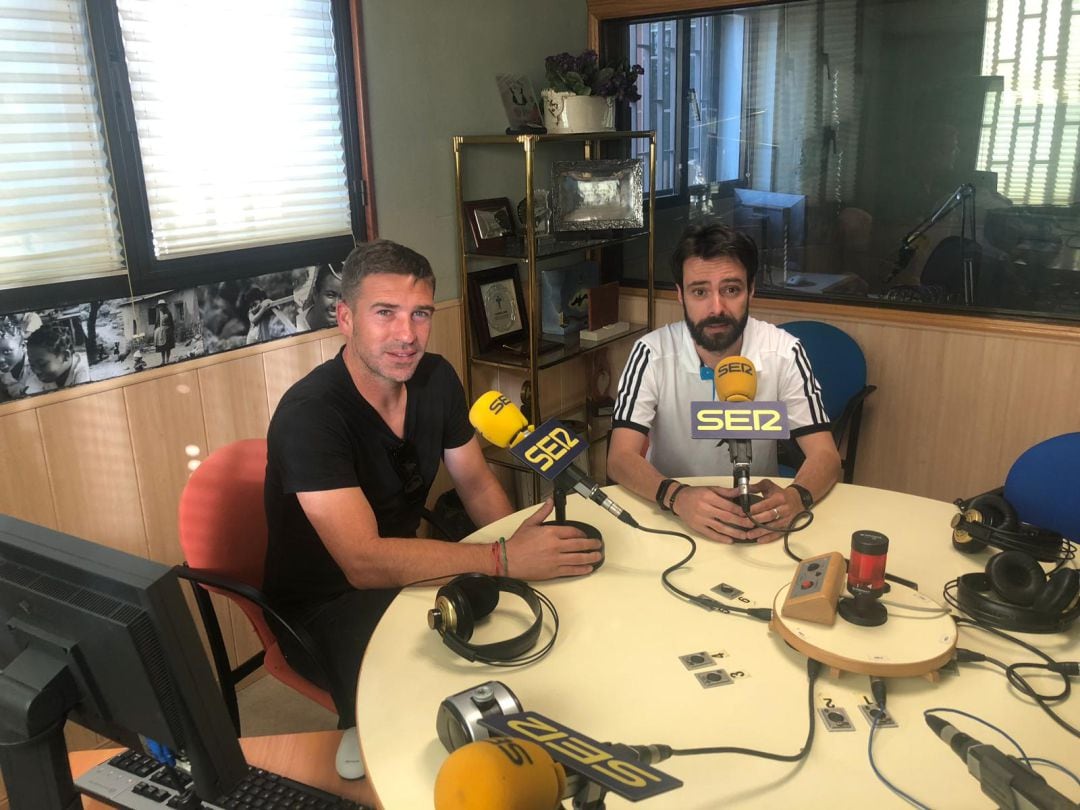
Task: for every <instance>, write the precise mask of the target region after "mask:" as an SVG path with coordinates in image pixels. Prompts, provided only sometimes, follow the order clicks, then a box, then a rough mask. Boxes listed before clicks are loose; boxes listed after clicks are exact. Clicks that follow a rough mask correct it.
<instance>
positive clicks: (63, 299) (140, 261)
mask: <svg viewBox="0 0 1080 810" xmlns="http://www.w3.org/2000/svg"><path fill="white" fill-rule="evenodd" d="M327 2H328V3H329V4H330V9H331V15H332V20H333V29H334V49H335V56H336V62H337V69H338V98H339V104H340V107H341V124H342V141H343V148H344V157H345V171H346V177H347V182H348V194H349V212H350V226H351V229H352V233H351V234H348V235H342V236H335V237H326V238H322V239H312V240H304V241H299V242H286V243H282V244H278V245H265V246H259V247H252V248H243V249H239V250H230V251H221V252H217V253H209V254H204V255H199V256H184V257H176V258H170V259H164V260H159V259H158V258H157V257H155V256H154V251H153V241H152V240H153V232H152V230H151V223H150V208H149V202H148V199H147V194H146V185H145V179H144V177H143V170H142V158H141V152H140V150H139V143H138V133H137V131H136V128H135V117H134V108H133V103H132V99H131V89H130V85H129V83H128V75H127V64H126V62H125V61H124V49H123V42H122V39H121V32H120V18H119V12H118V10H117V6H116V2H115V0H83V4H84V9H85V12H86V17H87V25H88V29H89V35H90V48H91V59H92V68H93V71H94V78H95V82H96V84H97V88H98V97H99V101H100V104H101V110H102V119H103V125H104V130H105V138H106V150H107V157H108V161H109V169H110V174H111V176H112V181H113V189H114V194H115V198H116V205H117V215H118V219H119V221H120V230H121V241H122V243H123V252H124V265H125V268H126V272H125V273H120V274H116V275H111V276H102V277H100V278H94V279H79V280H73V281H61V282H55V283H51V284H38V285H33V286H27V287H14V288H11V289H7V290H0V312H20V311H25V310H33V309H43V308H50V307H56V306H64V305H68V304H74V303H82V302H86V301H93V300H101V299H108V298H126V297H128V296H131V295H145V294H150V293H155V292H159V291H162V290H169V289H187V288H192V287H197V286H199V285H201V284H206V283H210V282H216V281H227V280H231V279H239V278H248V277H251V276H257V275H263V274H265V273H274V272H279V271H284V270H291V269H293V268H296V267H303V266H305V265H313V264H320V263H325V262H332V261H341V260H343V259H344V258H345V256H346V255H348V253H349V251H350V250H351V249H352V248H353V246H354V245H355V244H356V243H358V242H361V241H364V240H366V239H368V238H369V235H373V234H374V226H375V219H374V211H373V210H372V201H371V200H369V199H367V197H368V195H367V193H366V192H367V189H368V187H369V185H370V184H369V183H368V182H367V179H368V177H369V175H370V168H371V156H370V151H369V150H370V137H368V132H367V122H366V119H365V116H364V93H363V87H364V85H363V72H362V65H361V59H360V54H359V49H358V47H357V43H358V42H360V33H361V30H362V27H361V17H360V3H361V0H327Z"/></svg>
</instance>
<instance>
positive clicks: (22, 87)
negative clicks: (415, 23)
mask: <svg viewBox="0 0 1080 810" xmlns="http://www.w3.org/2000/svg"><path fill="white" fill-rule="evenodd" d="M348 7H349V3H348V2H347V0H288V2H274V3H266V2H264V1H263V0H189V1H188V2H184V3H176V2H172V0H115V2H114V3H113V2H108V3H98V2H85V0H9V2H6V3H4V4H3V8H2V9H0V92H2V93H3V97H4V113H3V115H2V116H0V161H2V162H3V164H4V190H3V193H2V194H0V217H2V218H0V311H13V310H17V309H22V308H28V307H33V306H49V305H55V304H56V303H66V302H68V301H74V300H86V299H87V298H88V297H105V296H109V295H116V296H119V295H124V294H126V293H128V292H129V291H133V292H135V293H141V292H154V291H157V290H160V289H165V288H167V287H185V286H187V287H189V286H195V285H196V284H200V283H205V282H208V281H219V280H223V279H226V278H239V277H243V276H250V275H255V274H258V273H266V272H273V271H275V270H285V269H290V268H293V267H296V266H299V265H307V264H313V263H318V262H328V261H340V260H341V259H343V258H344V256H345V255H346V254H347V253H348V251H349V250H350V249H351V247H352V245H353V244H354V238H363V225H362V220H361V216H360V210H359V209H360V207H361V200H360V197H359V195H360V193H361V191H362V183H361V181H360V165H359V138H358V135H357V127H356V121H355V116H356V112H355V98H354V96H355V88H354V84H353V77H352V75H351V64H352V44H351V41H350V36H351V34H350V26H349V25H348V15H349V12H348ZM110 276H112V277H115V278H114V279H110ZM72 283H76V284H75V287H72V286H71V285H72ZM58 284H64V285H65V286H62V287H58V286H56V285H58ZM89 284H92V285H93V286H87V285H89ZM80 285H81V286H80Z"/></svg>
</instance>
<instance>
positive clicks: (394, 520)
mask: <svg viewBox="0 0 1080 810" xmlns="http://www.w3.org/2000/svg"><path fill="white" fill-rule="evenodd" d="M405 385H406V390H407V391H408V396H407V401H406V410H405V440H404V442H403V441H402V440H401V439H399V438H398V437H397V436H395V435H394V433H393V431H391V430H390V428H389V427H388V426H387V424H386V423H385V422H384V421H383V419H382V417H381V416H379V414H378V412H376V410H375V409H374V408H373V407H372V406H371V405H370V404H369V403H368V401H367V400H366V399H364V398H363V397H362V396H361V395H360V392H359V391H357V390H356V385H355V384H354V383H353V381H352V377H350V376H349V371H348V369H347V368H346V366H345V361H344V359H343V358H342V355H341V353H339V354H338V356H337V357H335V358H334V359H333V360H329V361H327V362H326V363H323V364H322V365H321V366H318V367H317V368H315V369H313V370H312V371H311V373H309V374H308V375H307V376H306V377H304V378H303V379H302V380H300V381H299V382H297V383H296V384H295V385H293V387H292V388H290V389H289V390H288V391H287V392H286V393H285V396H283V397H282V398H281V402H280V403H279V404H278V406H277V410H276V411H274V416H273V418H272V419H271V420H270V429H269V431H268V433H267V444H268V453H267V456H268V457H267V463H266V488H265V493H264V495H265V504H266V519H267V525H268V528H269V533H270V534H269V545H268V547H267V555H266V576H265V581H264V583H263V589H264V591H265V592H266V594H267V596H268V597H270V599H271V600H272V601H273V602H274V603H275V605H276V606H279V607H282V608H299V607H305V606H310V605H313V604H318V603H322V602H324V601H328V600H330V599H333V598H335V597H336V596H338V595H340V594H342V593H344V592H345V591H347V590H348V589H349V587H350V586H349V583H348V581H347V580H346V578H345V574H344V572H343V571H342V570H341V568H339V567H338V564H337V563H336V562H335V561H334V558H333V557H332V556H331V555H330V552H328V551H327V550H326V547H325V546H324V545H323V543H322V540H321V539H320V538H319V535H318V533H317V532H316V531H315V528H314V527H313V526H312V525H311V523H310V521H308V519H307V515H305V514H304V510H303V509H302V508H301V506H300V502H299V500H298V499H297V497H296V493H297V492H319V491H323V490H329V489H343V488H346V487H356V486H358V487H360V488H361V489H362V490H363V491H364V496H365V497H366V498H367V500H368V502H369V503H370V504H371V508H372V511H374V513H375V517H376V519H377V520H378V524H379V535H380V536H382V537H411V536H414V535H415V534H416V529H417V527H418V526H419V525H420V510H421V509H422V507H423V505H424V501H425V500H426V498H427V494H428V490H429V489H430V488H431V484H432V481H433V480H434V478H435V474H436V472H438V469H439V462H440V460H441V459H442V453H443V450H444V449H451V448H454V447H460V446H461V445H463V444H465V443H466V442H467V441H469V439H471V438H472V437H473V428H472V426H471V425H470V424H469V419H468V408H467V406H466V402H465V392H464V391H463V390H462V387H461V381H460V380H458V377H457V374H456V373H455V372H454V369H453V367H452V366H451V365H450V364H449V363H448V362H446V360H445V359H443V358H442V357H440V356H439V355H436V354H425V355H424V356H423V357H422V358H421V360H420V363H419V365H418V366H417V369H416V373H415V374H414V375H413V377H412V379H410V380H409V381H408V382H407V383H406V384H405ZM413 449H414V450H415V453H413V452H412V450H413ZM406 492H408V494H406Z"/></svg>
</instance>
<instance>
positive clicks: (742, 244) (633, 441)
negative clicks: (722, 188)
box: [608, 223, 840, 543]
mask: <svg viewBox="0 0 1080 810" xmlns="http://www.w3.org/2000/svg"><path fill="white" fill-rule="evenodd" d="M757 264H758V261H757V248H756V246H755V245H754V242H753V241H752V240H751V239H750V238H749V237H747V236H745V235H743V234H740V233H737V232H735V231H733V230H732V229H730V228H728V227H727V226H726V225H723V224H722V223H707V224H704V225H691V226H689V227H688V228H687V229H686V230H685V231H684V232H683V235H682V237H681V238H680V240H679V244H678V245H677V247H676V249H675V254H674V256H673V257H672V268H673V271H674V276H675V288H676V292H677V293H678V297H679V302H680V303H681V304H682V306H683V313H684V315H685V319H684V321H683V322H680V323H673V324H669V325H668V326H663V327H661V328H659V329H656V330H654V331H653V332H650V333H649V334H648V335H646V336H645V337H643V338H641V339H640V340H638V341H637V343H635V344H634V347H633V349H632V350H631V352H630V357H629V359H628V360H627V363H626V368H625V369H624V370H623V373H622V377H621V379H620V380H619V392H618V396H617V397H616V400H615V410H614V414H613V421H612V432H611V439H610V445H609V450H608V475H609V476H610V477H611V478H612V479H613V480H616V481H618V482H619V483H620V484H622V485H623V486H625V487H626V488H628V489H630V490H631V491H633V492H635V493H637V494H638V495H641V496H642V497H646V498H650V499H656V501H657V503H658V505H659V506H660V508H661V509H664V510H671V511H672V512H673V513H674V514H676V515H677V516H678V517H679V518H680V519H681V520H682V521H683V522H684V523H685V524H686V525H687V526H689V527H690V528H691V529H693V530H694V531H696V532H697V533H698V534H700V535H702V536H704V537H707V538H710V539H713V540H717V541H720V542H725V543H730V542H748V541H754V542H768V541H770V540H775V539H776V538H777V537H779V534H777V532H778V531H781V530H783V529H784V528H785V527H787V525H788V524H789V523H791V520H792V517H793V516H794V515H795V514H796V513H798V512H800V511H803V510H804V509H808V508H809V507H810V506H812V505H813V504H814V503H815V502H816V501H818V500H820V499H821V498H822V497H824V495H825V494H826V493H827V492H828V491H829V490H830V489H831V488H832V485H833V484H835V483H836V481H837V479H838V477H839V474H840V455H839V453H837V450H836V445H835V443H834V442H833V438H832V434H831V433H830V431H829V417H828V416H827V415H826V413H825V408H824V406H823V405H822V401H821V394H820V386H819V385H818V382H817V380H816V379H815V378H814V373H813V371H812V370H811V368H810V360H809V358H808V357H807V356H806V352H805V351H804V350H803V348H802V346H801V344H800V343H799V341H798V340H796V339H795V338H794V337H793V336H791V335H789V334H788V333H787V332H785V331H784V330H782V329H780V328H778V327H776V326H773V325H772V324H769V323H765V322H764V321H759V320H756V319H754V318H751V317H750V299H751V298H753V296H754V275H755V273H756V272H757ZM733 356H743V357H746V358H748V359H749V360H750V361H751V362H752V363H753V364H754V367H755V368H756V369H757V383H758V386H757V395H756V397H755V399H758V400H776V401H782V402H784V403H785V404H786V405H787V411H788V421H789V423H790V427H791V433H792V436H793V437H794V438H795V440H796V442H798V445H799V448H800V449H801V450H802V451H803V453H804V454H805V455H806V460H805V461H804V462H803V464H802V466H801V467H800V468H799V470H798V472H797V474H796V476H795V480H794V483H792V484H791V485H790V486H787V487H780V486H779V485H777V484H776V483H775V482H773V481H770V480H768V479H764V480H762V481H760V482H759V483H757V484H754V485H752V486H751V490H753V491H755V492H759V493H761V495H762V496H763V497H762V499H761V500H760V501H758V502H757V503H755V504H754V505H753V506H752V507H751V509H750V515H751V516H752V517H753V520H750V519H749V518H748V517H747V516H746V515H745V514H743V512H742V509H741V508H740V507H739V505H738V504H737V503H736V502H735V501H734V500H733V499H734V497H735V495H736V494H737V491H736V490H735V489H733V488H729V487H706V486H701V487H697V486H695V487H690V486H684V485H683V484H682V483H681V482H679V481H678V480H677V479H678V478H679V477H680V476H699V475H712V476H715V475H725V474H727V475H730V474H731V460H730V456H729V453H728V450H727V448H726V447H717V446H716V442H715V441H708V440H704V439H693V438H691V431H690V403H691V402H694V401H702V400H713V399H715V398H716V389H715V386H714V384H713V379H712V371H713V369H714V368H715V367H716V365H717V363H719V362H720V361H721V360H723V359H724V358H727V357H733ZM776 472H777V463H776V442H775V441H771V440H755V441H754V442H753V464H752V467H751V474H752V475H757V476H762V475H775V474H776ZM755 521H756V522H757V523H759V524H761V526H755V525H754V523H755Z"/></svg>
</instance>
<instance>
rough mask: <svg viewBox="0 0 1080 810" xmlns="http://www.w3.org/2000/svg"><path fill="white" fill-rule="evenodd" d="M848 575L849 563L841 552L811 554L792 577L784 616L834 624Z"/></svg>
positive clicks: (785, 601)
mask: <svg viewBox="0 0 1080 810" xmlns="http://www.w3.org/2000/svg"><path fill="white" fill-rule="evenodd" d="M846 576H847V565H846V563H845V561H844V555H842V554H841V553H840V552H839V551H830V552H829V553H828V554H821V555H819V556H817V557H808V558H807V559H805V560H803V561H802V562H801V563H799V567H798V568H797V569H796V571H795V576H794V577H792V579H791V586H790V587H789V588H788V592H787V597H786V598H785V599H784V604H783V605H782V606H781V608H780V615H782V616H786V617H788V618H790V619H801V620H803V621H806V622H814V623H815V624H829V625H831V624H833V623H834V622H835V621H836V603H837V601H838V600H839V599H840V593H841V592H842V591H843V590H844V580H845V578H846Z"/></svg>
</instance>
